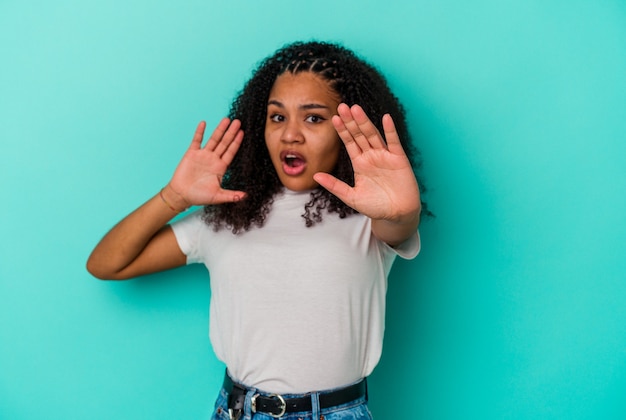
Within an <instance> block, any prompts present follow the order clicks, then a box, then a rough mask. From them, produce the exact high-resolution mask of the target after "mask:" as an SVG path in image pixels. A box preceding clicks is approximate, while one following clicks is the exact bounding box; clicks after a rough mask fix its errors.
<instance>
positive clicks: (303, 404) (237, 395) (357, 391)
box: [223, 374, 367, 417]
mask: <svg viewBox="0 0 626 420" xmlns="http://www.w3.org/2000/svg"><path fill="white" fill-rule="evenodd" d="M223 386H224V389H225V390H226V392H227V393H228V409H229V411H231V413H232V412H233V411H240V410H242V409H243V402H244V400H245V397H246V394H247V392H248V388H246V387H245V386H243V385H240V384H238V383H235V382H233V380H232V379H231V378H230V376H228V374H226V375H224V385H223ZM362 397H365V398H366V399H367V381H366V380H365V379H363V380H362V381H359V382H357V383H356V384H354V385H350V386H347V387H345V388H341V389H338V390H336V391H329V392H323V393H320V394H319V402H320V409H324V408H330V407H335V406H337V405H341V404H346V403H349V402H352V401H354V400H356V399H359V398H362ZM312 410H313V403H312V402H311V396H310V395H305V396H303V397H295V398H284V397H283V396H281V395H278V394H270V395H261V394H255V395H254V396H253V397H252V412H253V413H265V414H268V415H270V416H272V417H281V416H283V415H284V414H285V413H297V412H304V411H309V412H310V411H312ZM231 417H232V414H231Z"/></svg>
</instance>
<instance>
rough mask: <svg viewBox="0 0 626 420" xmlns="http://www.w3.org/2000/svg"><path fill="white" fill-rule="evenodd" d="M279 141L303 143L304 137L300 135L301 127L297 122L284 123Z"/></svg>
mask: <svg viewBox="0 0 626 420" xmlns="http://www.w3.org/2000/svg"><path fill="white" fill-rule="evenodd" d="M281 141H282V142H283V143H302V142H304V135H303V134H302V127H300V124H298V122H297V121H293V120H291V121H288V122H286V123H285V128H284V130H283V133H282V136H281Z"/></svg>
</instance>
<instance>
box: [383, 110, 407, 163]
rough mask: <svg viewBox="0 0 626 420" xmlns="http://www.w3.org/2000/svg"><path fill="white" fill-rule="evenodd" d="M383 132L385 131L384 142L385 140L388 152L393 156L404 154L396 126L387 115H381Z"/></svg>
mask: <svg viewBox="0 0 626 420" xmlns="http://www.w3.org/2000/svg"><path fill="white" fill-rule="evenodd" d="M383 130H384V131H385V140H387V147H388V148H389V151H390V152H391V153H394V154H404V148H403V147H402V143H400V137H399V136H398V132H397V131H396V125H395V124H394V123H393V118H391V115H389V114H385V115H383Z"/></svg>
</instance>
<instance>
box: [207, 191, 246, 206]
mask: <svg viewBox="0 0 626 420" xmlns="http://www.w3.org/2000/svg"><path fill="white" fill-rule="evenodd" d="M246 197H247V194H246V193H245V192H243V191H232V190H223V189H220V190H219V191H218V192H217V193H216V194H215V197H214V200H213V204H222V203H234V202H237V201H241V200H243V199H245V198H246Z"/></svg>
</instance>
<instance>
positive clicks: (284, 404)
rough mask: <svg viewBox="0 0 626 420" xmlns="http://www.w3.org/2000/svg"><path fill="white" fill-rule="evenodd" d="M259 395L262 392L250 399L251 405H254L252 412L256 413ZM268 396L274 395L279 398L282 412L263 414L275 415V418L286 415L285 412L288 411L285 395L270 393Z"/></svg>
mask: <svg viewBox="0 0 626 420" xmlns="http://www.w3.org/2000/svg"><path fill="white" fill-rule="evenodd" d="M259 396H260V394H254V395H253V396H252V399H251V400H250V403H251V404H250V405H251V406H252V407H251V408H252V412H253V413H256V399H257V397H259ZM267 397H268V398H273V397H276V398H278V400H279V401H280V406H281V407H280V413H278V414H274V413H263V414H267V415H268V416H270V417H274V418H275V419H277V418H280V417H282V416H284V415H285V413H286V412H287V403H286V402H285V399H284V398H283V396H282V395H278V394H269V395H268V396H267Z"/></svg>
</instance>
